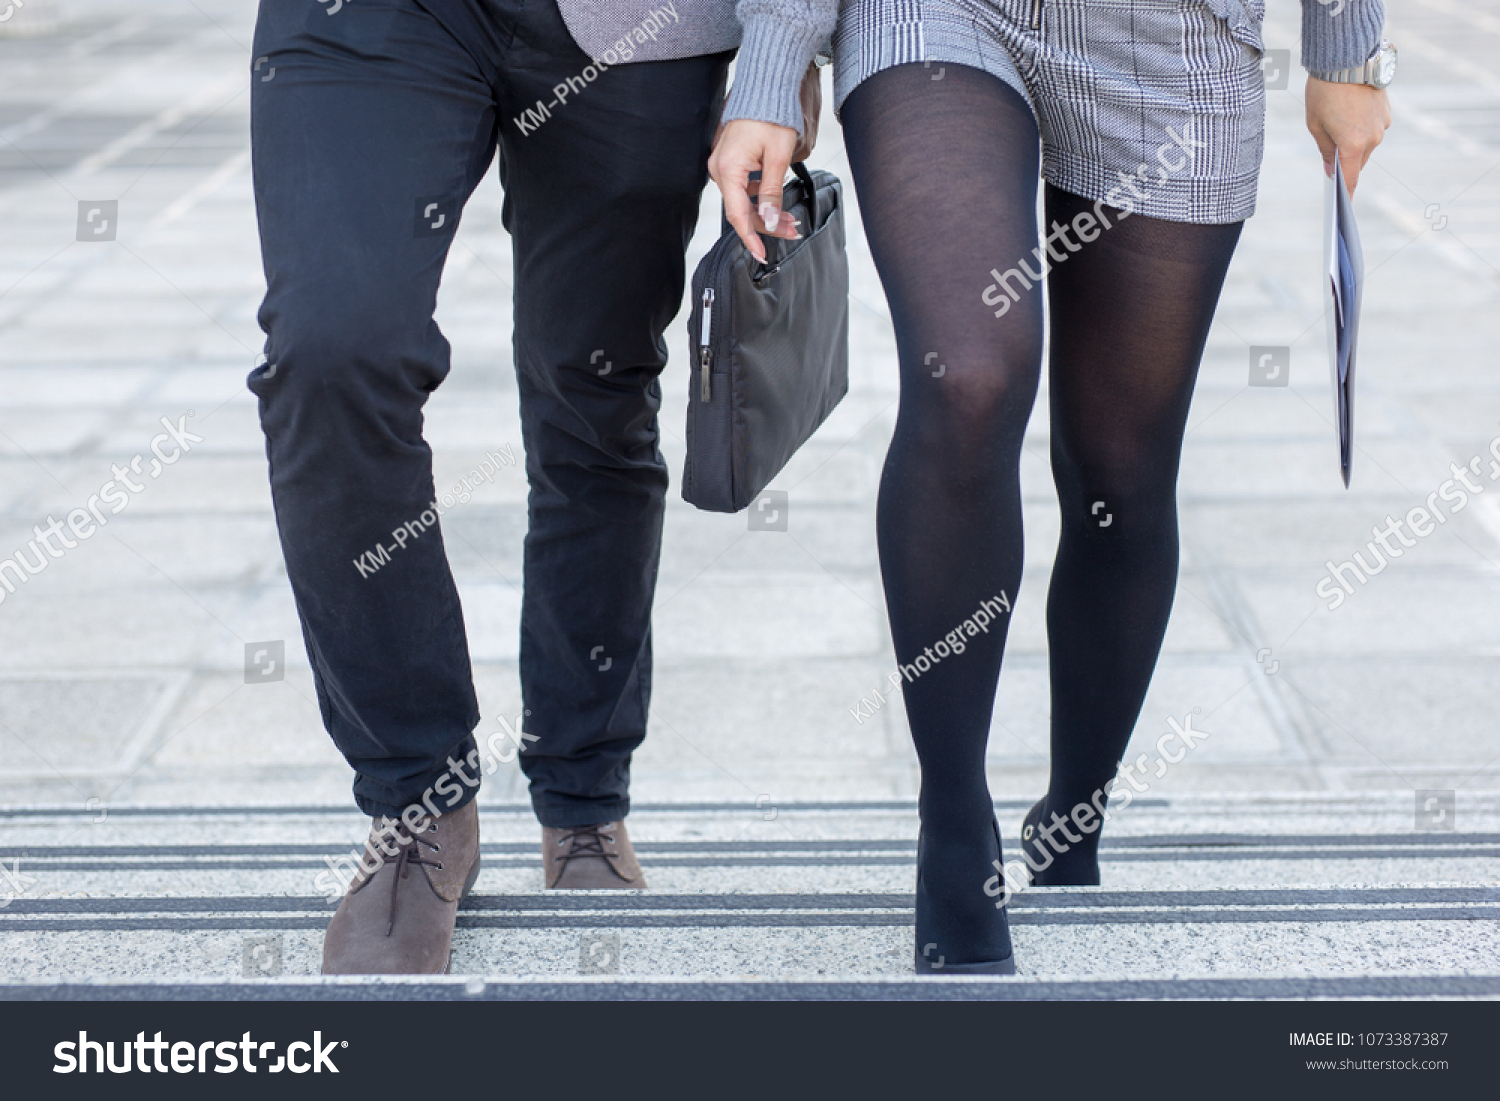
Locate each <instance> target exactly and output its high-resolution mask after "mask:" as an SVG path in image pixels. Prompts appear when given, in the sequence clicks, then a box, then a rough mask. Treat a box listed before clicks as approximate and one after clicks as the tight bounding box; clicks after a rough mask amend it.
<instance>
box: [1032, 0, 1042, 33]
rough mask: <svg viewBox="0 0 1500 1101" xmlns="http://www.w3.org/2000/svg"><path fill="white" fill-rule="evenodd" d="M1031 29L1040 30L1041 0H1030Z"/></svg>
mask: <svg viewBox="0 0 1500 1101" xmlns="http://www.w3.org/2000/svg"><path fill="white" fill-rule="evenodd" d="M1031 29H1032V30H1034V31H1039V30H1041V29H1042V0H1031Z"/></svg>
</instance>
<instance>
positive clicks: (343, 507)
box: [250, 0, 496, 974]
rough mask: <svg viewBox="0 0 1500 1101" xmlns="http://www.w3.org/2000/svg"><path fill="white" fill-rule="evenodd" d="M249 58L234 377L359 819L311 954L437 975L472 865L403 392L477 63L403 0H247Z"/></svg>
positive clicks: (464, 746) (458, 738) (471, 820)
mask: <svg viewBox="0 0 1500 1101" xmlns="http://www.w3.org/2000/svg"><path fill="white" fill-rule="evenodd" d="M255 56H256V57H257V58H261V57H264V58H265V59H266V65H265V66H264V71H265V73H266V78H265V79H263V80H259V81H255V82H253V83H252V88H253V89H254V95H253V98H252V101H251V105H252V111H251V137H252V146H253V152H254V172H255V199H256V210H257V214H258V216H259V220H260V231H261V247H262V252H263V255H264V262H265V269H266V280H267V283H268V289H267V294H266V299H265V302H264V304H263V305H262V307H261V311H260V322H261V327H262V328H263V329H265V331H266V334H267V341H266V363H265V364H264V365H263V366H261V367H258V368H257V369H256V370H255V371H254V372H252V374H251V377H250V387H251V389H252V390H253V391H254V392H255V393H256V394H257V396H259V398H260V413H261V424H262V426H263V428H264V429H265V433H266V453H267V456H268V458H269V460H270V467H271V493H272V499H273V501H274V503H275V508H276V521H277V525H278V527H279V529H280V532H281V544H282V552H283V555H284V557H285V559H286V567H287V575H288V577H289V578H290V580H291V584H292V591H293V594H294V595H295V597H296V601H297V610H298V613H299V615H300V616H301V619H302V628H303V635H304V637H305V638H306V640H307V652H308V655H309V657H310V658H311V661H312V667H313V675H314V679H315V681H316V683H317V691H318V702H319V705H320V707H321V709H322V713H323V720H324V722H325V724H326V725H327V727H328V730H329V732H330V733H331V734H332V735H333V738H334V741H335V742H336V743H337V744H338V747H339V749H340V750H342V751H343V753H344V755H345V757H347V758H348V760H349V763H350V764H351V765H353V766H354V769H355V772H356V776H355V782H354V793H355V799H356V801H357V802H358V803H359V805H360V807H361V808H362V809H363V810H364V811H365V812H366V813H367V814H370V815H372V816H373V817H374V821H373V822H372V824H371V834H370V840H369V842H367V845H366V850H367V852H366V854H365V857H366V858H365V859H364V860H362V861H361V863H360V868H359V869H358V870H357V871H356V873H355V875H354V878H353V881H352V882H351V883H350V884H348V890H347V892H346V893H345V895H344V898H343V900H342V902H341V903H340V904H339V908H338V911H337V913H335V914H334V917H333V920H332V921H331V922H330V923H329V926H328V932H327V934H326V936H325V937H324V941H323V971H324V972H325V973H327V974H351V973H354V974H369V973H422V974H436V973H441V972H442V971H445V970H446V969H447V967H448V961H449V954H450V947H451V944H452V937H453V927H454V920H455V915H456V912H457V909H458V903H459V900H460V899H461V898H462V897H463V895H464V894H465V893H466V892H467V891H468V890H469V888H470V887H471V886H472V885H473V883H474V880H475V878H476V876H477V874H478V871H479V823H478V804H477V803H475V802H474V801H473V800H474V796H475V795H476V794H477V792H478V780H479V771H478V769H477V768H476V767H475V766H476V765H477V764H478V761H477V760H476V758H477V751H476V750H475V746H474V741H473V735H472V731H473V729H474V726H475V725H476V724H477V723H478V720H479V709H478V706H477V704H476V701H475V697H474V688H473V684H472V680H471V674H470V669H469V654H468V647H467V644H466V642H465V638H464V627H463V614H462V612H461V610H460V608H459V603H458V593H457V590H456V589H455V587H454V584H453V578H452V575H451V574H450V572H449V569H448V562H447V558H446V556H445V555H444V553H443V544H442V536H441V533H440V531H439V528H438V523H437V516H436V515H435V513H434V511H433V510H432V507H431V506H432V501H433V486H432V463H431V452H430V451H429V449H428V447H427V444H426V443H425V442H424V441H423V439H422V406H423V404H424V403H425V402H426V400H427V396H428V395H429V394H430V393H431V392H432V391H433V390H434V389H435V388H436V387H437V385H438V384H439V383H440V382H442V380H443V378H444V376H445V375H446V374H447V373H448V344H447V341H445V340H444V339H443V337H442V335H441V334H440V333H439V332H438V330H437V326H436V325H435V324H434V322H433V319H432V314H433V308H434V306H435V303H436V296H437V285H438V278H439V275H440V273H441V271H442V267H443V261H444V259H445V257H446V255H447V252H448V246H449V243H450V242H451V241H452V238H453V232H454V229H455V227H456V224H457V221H458V216H459V211H460V209H461V208H462V206H463V203H464V201H465V200H466V199H467V198H468V196H469V194H470V192H471V191H472V190H473V188H474V186H475V183H476V182H477V181H478V180H479V179H480V177H481V176H482V174H483V172H484V171H485V168H486V166H487V165H488V163H489V161H490V159H491V157H492V154H493V150H494V132H495V118H496V116H495V112H494V109H493V97H492V94H491V82H490V81H489V80H486V79H485V78H484V70H485V68H486V66H485V65H484V63H483V61H482V60H476V58H475V56H474V55H473V54H471V52H470V51H469V49H466V48H464V47H462V46H460V45H459V44H458V41H457V40H455V39H454V38H453V37H452V36H451V35H450V34H449V33H447V32H446V31H444V30H443V28H442V27H441V26H439V25H438V24H437V23H436V22H434V21H433V19H432V18H431V17H430V16H429V15H428V14H427V13H426V12H425V11H424V10H423V9H422V8H421V7H419V6H418V5H417V4H416V3H415V2H414V0H361V2H360V3H358V4H345V5H344V6H343V7H342V8H340V9H338V10H337V11H336V12H334V13H332V14H330V12H329V10H328V9H326V8H324V7H321V6H319V5H311V4H306V3H303V2H302V0H264V2H263V3H262V6H261V13H260V19H259V21H258V23H257V26H256V49H255ZM419 802H421V803H423V804H424V805H425V807H426V808H427V810H426V811H423V812H422V813H421V814H420V815H415V816H414V815H407V816H405V817H403V818H402V820H401V821H400V822H395V821H392V820H393V819H395V818H396V817H397V816H400V815H402V812H403V811H406V810H408V809H409V808H413V807H415V805H416V804H418V803H419Z"/></svg>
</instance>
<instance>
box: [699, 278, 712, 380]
mask: <svg viewBox="0 0 1500 1101" xmlns="http://www.w3.org/2000/svg"><path fill="white" fill-rule="evenodd" d="M713 319H714V289H713V288H712V287H705V288H703V324H702V325H701V326H700V327H699V329H698V365H699V370H700V372H701V375H702V379H703V382H702V387H701V390H700V397H701V399H702V400H703V401H708V400H709V386H708V378H709V371H710V369H711V368H712V366H713V359H714V353H713V348H712V347H710V345H709V334H710V333H711V332H712V331H713Z"/></svg>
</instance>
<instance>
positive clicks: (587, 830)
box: [557, 822, 615, 868]
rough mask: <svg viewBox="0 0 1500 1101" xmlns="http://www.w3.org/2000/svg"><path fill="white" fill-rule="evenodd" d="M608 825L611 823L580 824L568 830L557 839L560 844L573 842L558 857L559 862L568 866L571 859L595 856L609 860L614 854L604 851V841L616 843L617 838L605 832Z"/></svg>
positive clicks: (564, 866)
mask: <svg viewBox="0 0 1500 1101" xmlns="http://www.w3.org/2000/svg"><path fill="white" fill-rule="evenodd" d="M608 825H609V823H608V822H605V823H602V824H599V825H593V826H578V827H577V828H575V829H570V830H568V832H567V833H565V834H563V835H562V836H561V837H559V838H558V839H557V843H558V845H560V846H561V845H568V844H569V842H571V843H572V844H571V845H569V848H568V850H567V852H566V853H564V854H563V855H562V856H560V857H558V858H557V860H558V863H559V864H561V865H562V866H563V868H566V867H567V866H568V861H570V860H578V859H584V858H588V857H594V856H597V857H598V858H599V859H601V860H605V861H607V860H608V859H609V857H610V856H612V855H613V854H612V853H608V852H605V851H604V843H605V842H606V841H608V842H609V843H610V844H614V840H615V839H614V835H613V834H607V833H605V832H603V831H604V829H605V827H606V826H608Z"/></svg>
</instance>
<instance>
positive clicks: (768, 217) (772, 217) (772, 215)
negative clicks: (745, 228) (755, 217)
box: [760, 203, 781, 233]
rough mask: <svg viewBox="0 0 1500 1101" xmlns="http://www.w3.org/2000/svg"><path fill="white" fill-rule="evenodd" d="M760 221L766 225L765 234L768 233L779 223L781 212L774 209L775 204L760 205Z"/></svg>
mask: <svg viewBox="0 0 1500 1101" xmlns="http://www.w3.org/2000/svg"><path fill="white" fill-rule="evenodd" d="M760 220H761V221H762V222H764V223H765V224H766V232H767V233H770V232H771V231H772V230H773V229H775V228H776V223H777V222H779V221H781V211H779V210H777V209H776V204H775V203H761V204H760Z"/></svg>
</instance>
